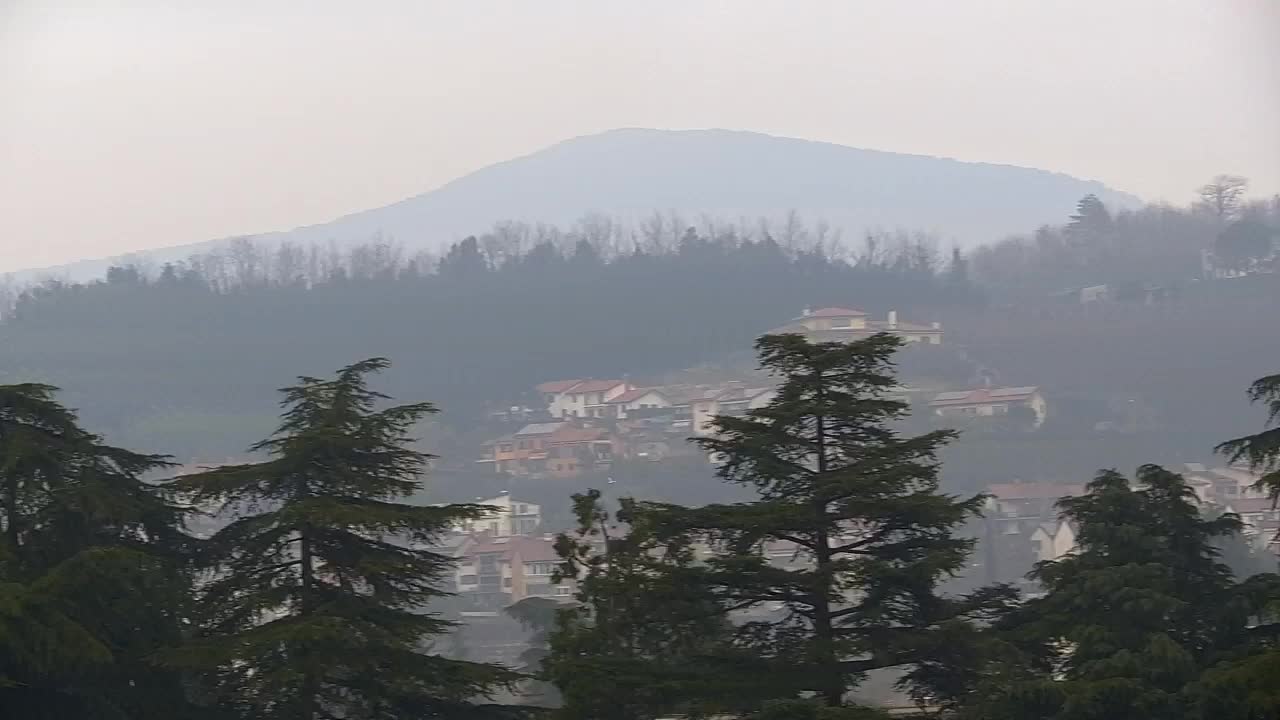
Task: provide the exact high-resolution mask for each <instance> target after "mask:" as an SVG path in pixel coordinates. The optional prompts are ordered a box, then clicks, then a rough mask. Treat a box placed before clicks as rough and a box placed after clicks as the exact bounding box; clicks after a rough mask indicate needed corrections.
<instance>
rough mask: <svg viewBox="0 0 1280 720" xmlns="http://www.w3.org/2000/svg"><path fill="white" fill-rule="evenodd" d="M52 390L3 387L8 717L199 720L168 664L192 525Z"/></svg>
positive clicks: (1, 571) (1, 560) (2, 617)
mask: <svg viewBox="0 0 1280 720" xmlns="http://www.w3.org/2000/svg"><path fill="white" fill-rule="evenodd" d="M55 393H56V389H55V388H53V387H49V386H45V385H7V386H0V525H2V526H3V529H4V535H3V539H2V540H0V715H3V716H4V717H24V718H65V717H84V718H130V719H134V718H136V719H142V718H148V719H150V718H154V719H156V720H160V719H161V718H169V717H175V716H183V717H198V716H199V715H198V713H197V711H196V710H195V709H194V708H193V707H191V706H190V704H189V703H188V701H187V693H186V688H185V685H184V683H183V681H182V678H181V677H180V676H179V675H178V673H176V672H174V671H172V670H171V669H168V668H165V667H162V666H161V665H160V664H159V663H158V662H156V658H155V654H156V653H157V652H159V651H161V650H163V649H165V648H167V647H169V646H171V645H173V644H176V643H178V642H180V639H181V634H182V627H183V620H184V618H185V615H184V613H185V611H186V609H187V606H188V603H187V598H188V597H189V589H190V587H189V583H188V582H187V577H188V576H187V574H186V573H184V572H183V567H184V564H185V561H186V558H187V555H188V553H187V552H186V551H187V550H188V549H189V541H188V539H187V538H186V536H185V535H184V534H183V533H182V531H181V525H182V515H183V513H182V511H181V510H180V509H179V508H177V507H176V506H174V505H172V504H171V503H169V502H168V501H167V500H166V499H164V498H163V497H162V496H161V494H160V493H159V492H158V491H157V490H156V489H155V488H154V487H152V486H151V485H148V484H147V483H144V482H143V481H142V479H141V476H142V475H143V474H145V473H147V472H149V471H152V470H156V469H159V468H163V467H165V466H166V465H167V462H166V460H165V459H164V458H163V457H161V456H157V455H144V454H139V453H134V452H130V451H128V450H124V449H121V448H117V447H113V446H110V445H107V444H105V443H103V441H102V440H101V438H99V437H97V436H95V435H92V434H91V433H89V432H87V431H85V430H83V429H82V428H81V427H80V426H79V423H78V420H77V418H76V415H75V413H73V412H72V411H70V410H68V409H67V408H66V407H64V406H63V405H61V404H60V403H59V402H58V401H57V399H56V397H55Z"/></svg>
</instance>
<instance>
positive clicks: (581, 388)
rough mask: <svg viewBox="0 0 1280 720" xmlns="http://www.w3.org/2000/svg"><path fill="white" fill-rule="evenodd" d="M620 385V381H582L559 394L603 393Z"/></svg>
mask: <svg viewBox="0 0 1280 720" xmlns="http://www.w3.org/2000/svg"><path fill="white" fill-rule="evenodd" d="M621 384H622V381H621V380H583V381H582V382H580V383H578V384H577V385H573V386H571V387H570V388H569V389H567V390H562V391H561V392H568V393H574V394H576V393H589V392H604V391H605V390H610V389H613V388H616V387H618V386H619V385H621Z"/></svg>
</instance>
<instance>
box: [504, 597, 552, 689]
mask: <svg viewBox="0 0 1280 720" xmlns="http://www.w3.org/2000/svg"><path fill="white" fill-rule="evenodd" d="M559 610H560V603H559V602H557V601H555V600H553V599H551V598H545V597H527V598H525V599H523V600H521V601H520V602H517V603H515V604H513V605H510V606H508V607H507V608H506V610H505V611H504V612H505V613H506V614H507V615H508V616H509V617H511V618H513V619H515V620H516V621H517V622H519V623H520V624H521V625H522V626H523V627H524V629H525V630H527V631H529V638H528V640H526V641H525V643H526V645H527V647H526V648H525V650H524V651H523V652H521V653H520V667H519V668H518V669H519V671H520V672H521V673H524V674H525V675H526V676H528V677H530V678H531V679H530V680H529V681H526V682H525V683H523V684H522V688H521V690H522V692H521V695H522V696H523V697H524V698H525V702H526V704H528V705H535V706H538V707H558V706H559V705H560V693H559V691H558V690H557V689H556V687H555V686H554V685H552V684H551V683H549V682H547V681H546V680H544V679H542V678H541V677H539V676H540V675H541V674H542V672H543V669H544V667H543V666H544V664H545V663H546V660H547V657H548V655H549V654H550V643H551V633H552V631H553V630H555V627H556V618H557V616H558V614H559Z"/></svg>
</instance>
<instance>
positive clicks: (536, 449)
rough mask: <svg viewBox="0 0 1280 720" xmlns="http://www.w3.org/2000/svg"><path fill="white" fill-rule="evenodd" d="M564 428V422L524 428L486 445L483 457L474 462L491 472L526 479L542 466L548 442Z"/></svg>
mask: <svg viewBox="0 0 1280 720" xmlns="http://www.w3.org/2000/svg"><path fill="white" fill-rule="evenodd" d="M564 426H565V423H564V422H549V423H530V424H528V425H525V426H524V427H522V428H520V429H519V430H518V431H516V432H515V433H514V434H512V435H504V436H502V437H500V438H498V439H497V440H494V441H492V442H489V443H486V449H485V454H484V456H483V457H481V458H480V459H479V460H477V461H476V462H479V463H491V464H492V465H493V470H494V472H498V473H508V474H511V475H528V474H530V473H531V472H532V469H533V468H539V467H541V466H542V465H543V464H544V463H545V461H546V459H547V450H548V448H549V445H548V441H549V439H550V438H551V436H552V435H553V434H555V432H556V431H557V430H559V429H560V428H562V427H564Z"/></svg>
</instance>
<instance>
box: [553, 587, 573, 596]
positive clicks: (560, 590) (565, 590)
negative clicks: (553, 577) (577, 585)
mask: <svg viewBox="0 0 1280 720" xmlns="http://www.w3.org/2000/svg"><path fill="white" fill-rule="evenodd" d="M572 594H573V590H571V589H570V588H569V586H568V585H557V586H556V595H557V596H559V597H568V596H569V595H572Z"/></svg>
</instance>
